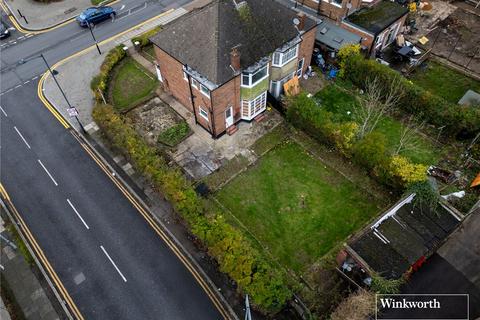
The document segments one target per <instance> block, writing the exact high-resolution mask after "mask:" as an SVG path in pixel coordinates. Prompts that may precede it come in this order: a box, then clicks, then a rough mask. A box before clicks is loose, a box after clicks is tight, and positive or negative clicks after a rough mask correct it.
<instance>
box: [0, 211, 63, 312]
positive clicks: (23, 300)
mask: <svg viewBox="0 0 480 320" xmlns="http://www.w3.org/2000/svg"><path fill="white" fill-rule="evenodd" d="M2 210H3V209H2ZM0 237H1V239H0V248H1V251H0V272H1V273H2V278H3V279H2V280H4V281H5V282H6V283H2V290H4V288H8V290H5V292H4V293H3V294H5V295H8V299H12V300H14V301H15V303H14V304H16V305H18V309H20V310H16V312H21V313H23V316H24V318H25V319H27V320H59V319H61V317H60V316H59V315H58V313H57V312H56V311H55V309H54V307H53V305H52V303H51V302H50V300H49V297H48V295H47V292H46V290H44V288H43V287H42V285H41V283H40V282H39V280H38V279H37V277H36V276H35V274H34V273H33V271H32V268H31V267H30V265H29V264H28V262H27V261H26V260H25V258H24V257H23V255H22V254H21V253H20V250H19V248H18V247H17V246H16V245H15V244H14V243H13V241H12V239H13V237H12V235H11V234H10V233H9V232H8V231H7V230H6V229H5V228H4V221H3V219H2V217H1V216H0ZM10 304H12V303H11V302H10ZM9 307H10V308H12V305H10V306H9ZM7 310H8V308H6V307H5V305H4V301H2V299H0V319H2V320H10V315H9V314H8V312H7ZM12 318H13V319H16V317H15V315H12ZM17 319H18V318H17Z"/></svg>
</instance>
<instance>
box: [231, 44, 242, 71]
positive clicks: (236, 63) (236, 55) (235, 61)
mask: <svg viewBox="0 0 480 320" xmlns="http://www.w3.org/2000/svg"><path fill="white" fill-rule="evenodd" d="M230 65H231V66H232V68H233V69H234V70H235V71H240V52H239V51H238V48H237V47H234V48H232V51H231V52H230Z"/></svg>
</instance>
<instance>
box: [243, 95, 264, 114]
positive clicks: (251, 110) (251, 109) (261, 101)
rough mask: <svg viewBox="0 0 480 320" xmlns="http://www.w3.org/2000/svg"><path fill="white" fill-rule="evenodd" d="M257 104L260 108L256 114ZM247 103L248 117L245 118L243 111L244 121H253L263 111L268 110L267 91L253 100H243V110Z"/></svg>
mask: <svg viewBox="0 0 480 320" xmlns="http://www.w3.org/2000/svg"><path fill="white" fill-rule="evenodd" d="M255 102H258V104H257V106H258V108H257V110H256V112H255V107H256V104H255ZM245 103H246V104H247V105H248V116H243V114H244V112H243V110H242V119H245V120H252V119H253V118H255V117H256V116H257V115H259V114H260V113H262V112H263V111H265V110H266V109H267V91H263V92H262V93H260V94H259V95H258V96H256V97H255V98H253V99H252V100H243V101H242V108H243V107H244V104H245ZM260 104H261V105H260Z"/></svg>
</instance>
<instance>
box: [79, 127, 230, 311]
mask: <svg viewBox="0 0 480 320" xmlns="http://www.w3.org/2000/svg"><path fill="white" fill-rule="evenodd" d="M72 135H73V136H74V137H75V139H77V141H78V142H79V143H80V145H81V146H82V147H83V149H84V150H85V151H86V152H87V153H88V154H89V155H90V157H91V158H92V159H93V160H94V161H95V162H96V163H97V164H98V166H99V167H100V168H101V169H102V170H103V171H104V172H105V174H106V175H107V176H108V177H109V178H110V180H111V181H112V182H113V183H114V184H115V185H116V186H117V188H118V189H119V190H120V191H121V192H122V193H123V195H124V196H125V197H126V198H127V199H128V200H129V201H130V203H131V204H132V205H133V206H134V207H135V208H136V209H137V210H138V211H139V212H140V213H141V214H142V216H143V218H144V219H145V220H146V221H147V222H148V224H149V225H150V226H151V227H152V228H153V229H154V230H155V232H156V233H157V234H158V235H159V236H160V238H161V239H162V240H163V241H164V242H165V243H166V244H167V246H168V247H169V248H170V249H171V250H172V251H173V253H174V254H175V255H176V256H177V258H179V259H180V261H181V262H182V263H183V265H184V266H185V267H186V268H187V269H188V270H189V271H190V273H191V274H192V275H193V277H194V278H195V279H196V280H197V282H198V283H199V284H200V286H201V287H202V289H203V290H204V291H205V293H206V294H207V295H208V296H209V297H210V300H211V301H212V302H213V304H214V305H215V307H216V308H217V310H218V311H219V312H220V313H221V314H222V316H223V317H224V318H225V319H230V317H229V315H228V312H227V311H226V310H225V309H224V308H223V305H222V303H221V302H220V301H219V300H218V297H217V295H216V294H215V293H214V292H212V288H211V287H210V286H209V285H208V284H207V283H206V282H205V280H204V279H203V278H202V277H201V276H200V274H199V273H198V271H197V270H196V269H195V268H194V267H193V265H192V263H191V262H190V261H189V260H188V259H187V258H186V257H185V256H184V255H183V254H182V252H181V251H180V249H179V248H178V247H177V246H176V244H175V243H174V242H173V241H172V240H171V239H170V237H168V236H167V234H166V233H165V232H164V231H163V230H162V229H161V228H160V227H159V226H158V224H157V222H156V221H155V220H154V219H153V218H152V217H151V216H150V214H149V213H148V212H147V211H146V210H145V209H144V208H143V206H142V205H141V204H140V203H139V202H138V201H137V200H136V199H135V198H134V197H133V196H132V195H131V194H130V192H129V191H128V190H127V189H126V188H125V187H124V186H123V185H122V184H121V183H120V182H119V181H117V179H115V178H114V177H113V176H112V174H111V172H110V171H109V170H108V168H107V167H106V166H105V164H104V163H103V162H102V161H101V160H100V159H99V158H98V156H97V155H96V154H95V153H94V152H93V151H92V150H90V147H89V146H88V145H86V144H85V143H83V142H82V141H81V140H80V138H79V137H78V136H77V135H76V133H74V132H72Z"/></svg>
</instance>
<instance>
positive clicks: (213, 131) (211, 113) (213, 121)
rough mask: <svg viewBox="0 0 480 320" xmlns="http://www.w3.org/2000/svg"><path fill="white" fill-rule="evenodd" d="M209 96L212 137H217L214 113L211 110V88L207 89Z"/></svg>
mask: <svg viewBox="0 0 480 320" xmlns="http://www.w3.org/2000/svg"><path fill="white" fill-rule="evenodd" d="M208 94H209V96H210V118H212V138H213V139H217V137H216V135H217V132H216V130H215V114H214V112H213V110H214V108H213V97H212V90H209V93H208Z"/></svg>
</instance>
